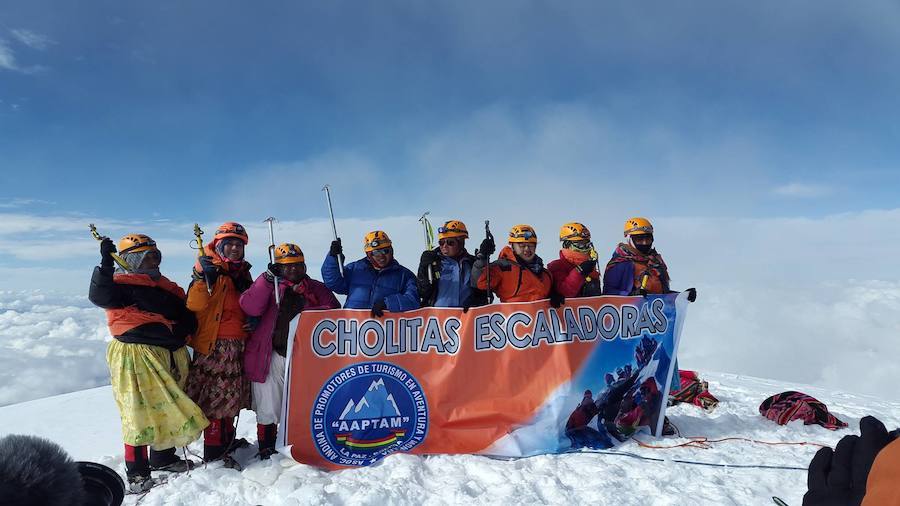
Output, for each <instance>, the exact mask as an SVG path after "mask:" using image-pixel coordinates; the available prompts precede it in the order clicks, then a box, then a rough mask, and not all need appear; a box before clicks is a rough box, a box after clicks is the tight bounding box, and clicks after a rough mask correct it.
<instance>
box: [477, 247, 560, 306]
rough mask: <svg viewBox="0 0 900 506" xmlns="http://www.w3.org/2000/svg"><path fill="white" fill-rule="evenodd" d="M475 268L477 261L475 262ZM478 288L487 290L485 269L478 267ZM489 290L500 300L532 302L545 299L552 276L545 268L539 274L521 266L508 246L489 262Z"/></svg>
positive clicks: (548, 293)
mask: <svg viewBox="0 0 900 506" xmlns="http://www.w3.org/2000/svg"><path fill="white" fill-rule="evenodd" d="M479 262H480V261H479ZM475 268H476V269H477V268H478V263H477V262H476V267H475ZM478 270H479V271H480V273H479V275H478V288H479V289H481V290H487V288H488V286H487V271H485V270H484V267H481V269H478ZM490 273H491V290H492V291H493V292H494V293H496V294H497V297H499V298H500V302H532V301H536V300H541V299H546V298H547V297H548V296H549V295H550V290H551V289H552V288H553V278H552V277H551V276H550V272H548V271H547V269H543V270H542V271H541V274H540V276H538V275H536V274H535V273H534V272H532V271H531V270H529V269H527V268H523V267H522V266H521V265H519V262H518V260H516V254H515V253H513V250H512V248H511V247H509V246H505V247H504V248H503V249H502V250H500V255H499V258H498V259H497V260H496V261H494V262H491V265H490Z"/></svg>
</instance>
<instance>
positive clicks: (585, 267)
mask: <svg viewBox="0 0 900 506" xmlns="http://www.w3.org/2000/svg"><path fill="white" fill-rule="evenodd" d="M594 267H597V261H596V260H585V261H584V262H581V263H580V264H578V272H580V273H582V274H584V275H585V276H587V275H588V274H590V273H592V272H594Z"/></svg>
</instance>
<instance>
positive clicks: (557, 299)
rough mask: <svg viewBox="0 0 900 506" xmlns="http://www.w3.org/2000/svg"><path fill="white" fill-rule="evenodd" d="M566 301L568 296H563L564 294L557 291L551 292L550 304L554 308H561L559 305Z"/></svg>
mask: <svg viewBox="0 0 900 506" xmlns="http://www.w3.org/2000/svg"><path fill="white" fill-rule="evenodd" d="M565 303H566V298H565V297H563V295H562V294H560V293H556V292H555V291H553V292H550V306H551V307H553V308H554V309H559V306H562V305H563V304H565Z"/></svg>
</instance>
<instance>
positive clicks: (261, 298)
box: [240, 274, 341, 383]
mask: <svg viewBox="0 0 900 506" xmlns="http://www.w3.org/2000/svg"><path fill="white" fill-rule="evenodd" d="M288 289H290V290H291V291H292V292H294V293H299V294H302V295H303V299H305V302H303V303H302V304H297V305H293V304H288V303H285V300H286V299H287V298H286V294H288ZM278 292H279V295H280V297H281V301H282V305H281V307H279V306H277V305H276V304H275V289H274V286H273V284H272V282H271V281H269V280H268V279H266V276H265V275H264V274H261V275H260V276H259V277H258V278H256V281H255V282H254V283H253V285H251V286H250V288H248V289H247V291H245V292H244V293H242V294H241V298H240V304H241V309H243V310H244V312H245V313H246V314H247V315H248V316H258V317H260V320H259V324H258V325H257V327H256V329H255V330H254V331H253V333H252V334H251V335H250V338H249V339H247V344H246V346H245V348H244V373H245V374H246V375H247V378H248V379H249V380H250V381H255V382H257V383H265V381H266V376H267V375H268V374H269V364H270V363H271V360H272V350H273V349H276V350H277V351H279V353H280V354H281V355H285V354H286V353H285V352H284V349H278V348H282V345H283V343H280V342H279V343H278V346H276V343H275V338H276V336H275V335H274V334H273V333H274V331H275V330H276V328H275V327H276V322H277V321H278V320H279V318H284V319H286V320H287V321H288V322H290V321H291V320H292V319H293V318H294V317H295V316H297V315H298V314H300V313H301V312H302V311H304V310H307V309H336V308H339V307H341V305H340V303H339V302H338V300H337V299H336V298H335V296H334V294H333V293H331V290H329V289H328V288H327V287H326V286H325V285H324V284H323V283H322V282H320V281H316V280H314V279H311V278H309V277H306V278H303V280H301V281H300V282H299V283H297V284H292V283H289V282H288V281H287V280H284V279H281V278H279V283H278ZM297 299H300V297H299V296H298V297H297ZM285 311H287V314H284V313H285ZM283 331H284V332H285V334H286V333H287V332H288V330H287V329H283ZM278 337H279V339H280V338H283V337H285V336H278Z"/></svg>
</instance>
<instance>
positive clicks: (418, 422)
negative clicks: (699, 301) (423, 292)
mask: <svg viewBox="0 0 900 506" xmlns="http://www.w3.org/2000/svg"><path fill="white" fill-rule="evenodd" d="M686 306H687V299H686V295H679V294H666V295H648V296H646V297H607V296H604V297H589V298H577V299H568V300H567V301H566V304H565V305H563V306H562V307H561V308H559V309H553V308H551V307H549V304H548V303H547V301H541V302H528V303H508V304H493V305H490V306H485V307H479V308H472V309H470V310H469V311H468V312H467V313H463V312H462V310H460V309H444V308H426V309H419V310H415V311H408V312H403V313H385V316H384V317H383V318H371V317H370V315H369V311H368V310H353V309H336V310H327V311H304V312H303V313H301V317H300V320H299V323H298V324H297V331H296V334H295V336H294V341H293V343H292V345H291V350H290V352H289V356H290V359H289V361H288V363H289V366H288V371H287V373H286V378H285V409H284V415H283V420H282V425H281V426H282V430H281V431H280V432H281V437H280V443H281V446H289V447H290V453H291V456H292V457H293V458H294V459H295V460H297V461H298V462H303V463H307V464H312V465H316V466H320V467H324V468H328V469H341V468H345V467H354V466H366V465H370V464H373V463H375V462H377V461H379V460H380V459H382V458H384V457H385V456H387V455H390V454H391V453H395V452H409V453H415V454H436V453H476V454H484V455H495V456H509V457H515V456H528V455H537V454H542V453H558V452H565V451H570V450H574V449H578V448H582V447H590V448H608V447H610V446H613V445H615V444H617V443H618V442H620V441H624V440H625V439H627V438H628V437H630V436H631V435H632V434H634V433H635V432H636V431H639V430H647V431H649V432H650V433H651V434H658V433H660V432H661V430H662V422H663V417H664V414H665V407H666V398H667V395H666V393H667V392H668V391H669V386H670V382H671V379H672V373H673V370H674V365H675V364H674V360H673V357H675V353H676V350H677V348H678V339H679V335H680V331H681V327H682V323H683V320H684V315H685V309H686Z"/></svg>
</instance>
